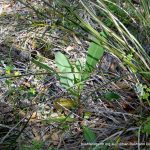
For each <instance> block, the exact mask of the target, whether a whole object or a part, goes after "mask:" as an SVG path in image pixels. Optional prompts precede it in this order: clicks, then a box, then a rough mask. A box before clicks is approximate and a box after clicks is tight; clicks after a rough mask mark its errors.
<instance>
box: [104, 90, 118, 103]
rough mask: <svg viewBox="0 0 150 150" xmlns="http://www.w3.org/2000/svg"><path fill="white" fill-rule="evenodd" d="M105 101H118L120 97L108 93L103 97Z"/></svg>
mask: <svg viewBox="0 0 150 150" xmlns="http://www.w3.org/2000/svg"><path fill="white" fill-rule="evenodd" d="M104 97H105V98H106V99H107V100H110V101H111V100H118V99H119V98H120V96H119V95H118V94H116V93H114V92H108V93H106V94H105V95H104Z"/></svg>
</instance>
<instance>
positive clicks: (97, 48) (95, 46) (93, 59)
mask: <svg viewBox="0 0 150 150" xmlns="http://www.w3.org/2000/svg"><path fill="white" fill-rule="evenodd" d="M101 36H102V35H101ZM103 54H104V48H103V47H102V46H101V44H100V42H99V41H98V40H95V41H94V42H91V43H90V46H89V48H88V53H87V58H86V64H85V72H84V74H83V80H85V79H87V78H88V77H89V75H90V73H91V72H92V71H93V70H94V69H95V66H96V64H97V63H98V61H99V60H100V59H101V57H102V56H103Z"/></svg>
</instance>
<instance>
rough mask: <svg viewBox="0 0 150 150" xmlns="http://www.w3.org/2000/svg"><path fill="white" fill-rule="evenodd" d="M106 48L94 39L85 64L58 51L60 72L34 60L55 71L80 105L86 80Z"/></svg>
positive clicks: (57, 58)
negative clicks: (71, 59)
mask: <svg viewBox="0 0 150 150" xmlns="http://www.w3.org/2000/svg"><path fill="white" fill-rule="evenodd" d="M100 36H101V37H102V38H104V37H106V36H105V34H104V33H103V32H101V33H100ZM103 53H104V49H103V47H102V46H101V44H100V43H99V42H98V41H97V40H93V42H91V43H90V46H89V48H88V52H87V57H86V62H85V64H83V62H81V61H80V60H77V61H76V62H75V63H73V62H71V61H70V60H69V59H68V58H67V57H66V56H65V55H64V54H63V53H61V52H57V53H56V55H55V62H56V65H57V68H58V72H56V71H54V70H53V69H52V68H51V67H49V66H47V65H46V64H44V63H41V62H40V61H38V60H35V59H33V60H32V62H33V63H35V64H36V65H38V66H39V67H41V68H43V69H45V70H47V71H49V72H51V73H54V74H55V75H56V76H57V77H58V79H59V81H60V83H61V85H62V86H63V87H64V88H66V90H67V91H68V92H70V93H71V94H72V96H74V100H75V101H76V103H77V105H80V96H81V92H82V90H83V85H84V82H85V81H86V80H87V79H89V77H90V74H91V73H92V72H93V71H94V69H95V66H96V64H97V62H98V61H99V60H100V58H101V57H102V56H103Z"/></svg>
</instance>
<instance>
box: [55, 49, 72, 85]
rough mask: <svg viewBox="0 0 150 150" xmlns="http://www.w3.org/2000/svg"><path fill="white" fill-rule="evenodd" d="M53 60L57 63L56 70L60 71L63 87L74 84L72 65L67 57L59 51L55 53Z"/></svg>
mask: <svg viewBox="0 0 150 150" xmlns="http://www.w3.org/2000/svg"><path fill="white" fill-rule="evenodd" d="M55 62H56V64H57V67H58V70H59V71H60V73H59V76H60V83H61V84H62V85H63V86H64V87H65V88H70V87H72V86H73V85H74V74H73V71H72V70H73V69H72V65H71V64H70V62H69V60H68V59H67V57H66V56H65V55H64V54H62V53H61V52H58V53H56V55H55Z"/></svg>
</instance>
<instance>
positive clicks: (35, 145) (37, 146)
mask: <svg viewBox="0 0 150 150" xmlns="http://www.w3.org/2000/svg"><path fill="white" fill-rule="evenodd" d="M43 145H44V142H43V141H37V140H33V141H32V143H31V146H29V145H23V146H22V147H21V150H41V149H42V147H43Z"/></svg>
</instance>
